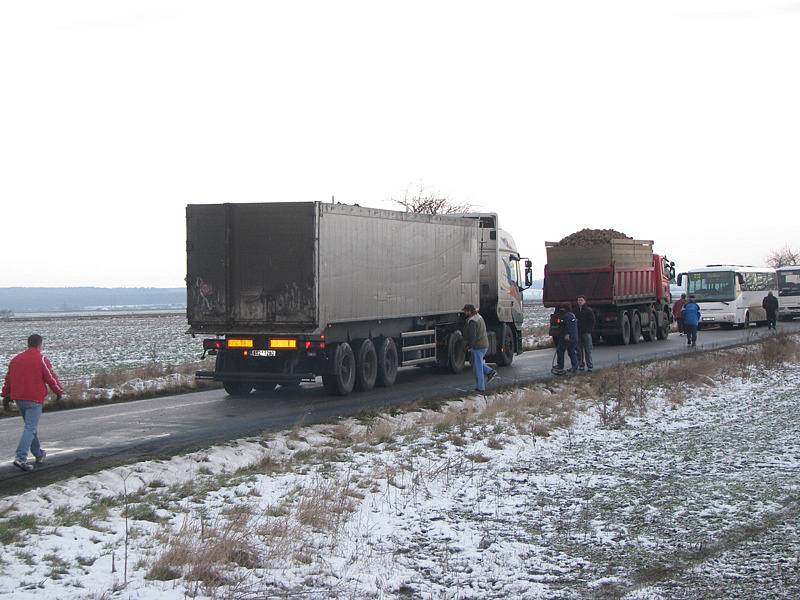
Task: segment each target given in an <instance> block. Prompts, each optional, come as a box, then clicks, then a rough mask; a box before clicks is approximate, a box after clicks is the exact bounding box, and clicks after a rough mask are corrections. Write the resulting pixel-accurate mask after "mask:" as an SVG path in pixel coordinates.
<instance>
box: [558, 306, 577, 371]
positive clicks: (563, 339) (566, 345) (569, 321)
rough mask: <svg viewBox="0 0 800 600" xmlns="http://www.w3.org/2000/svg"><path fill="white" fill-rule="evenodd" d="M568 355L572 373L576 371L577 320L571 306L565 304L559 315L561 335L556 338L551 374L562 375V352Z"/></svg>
mask: <svg viewBox="0 0 800 600" xmlns="http://www.w3.org/2000/svg"><path fill="white" fill-rule="evenodd" d="M565 351H566V352H568V353H569V362H570V364H571V366H572V368H571V369H570V370H571V371H572V372H573V373H576V372H577V371H578V320H577V319H576V318H575V313H573V312H572V306H571V305H569V304H567V305H566V306H564V309H563V312H562V313H561V334H560V335H559V336H558V347H557V348H556V365H557V366H556V367H554V368H553V373H555V374H556V375H563V374H564V373H565V371H564V352H565Z"/></svg>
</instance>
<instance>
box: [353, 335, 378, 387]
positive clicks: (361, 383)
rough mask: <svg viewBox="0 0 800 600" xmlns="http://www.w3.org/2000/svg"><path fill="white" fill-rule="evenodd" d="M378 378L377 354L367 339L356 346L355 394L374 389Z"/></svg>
mask: <svg viewBox="0 0 800 600" xmlns="http://www.w3.org/2000/svg"><path fill="white" fill-rule="evenodd" d="M377 377H378V354H377V353H376V352H375V345H374V344H373V343H372V340H370V339H369V338H367V339H365V340H361V341H359V342H358V343H357V345H356V381H355V384H354V385H353V389H355V390H356V391H357V392H368V391H370V390H371V389H372V388H374V387H375V379H376V378H377Z"/></svg>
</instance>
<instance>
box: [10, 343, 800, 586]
mask: <svg viewBox="0 0 800 600" xmlns="http://www.w3.org/2000/svg"><path fill="white" fill-rule="evenodd" d="M758 352H759V351H758V350H751V349H740V350H735V351H727V352H724V353H719V354H717V355H703V356H704V358H697V359H690V361H691V362H680V361H673V362H670V363H654V364H652V365H650V366H647V367H625V368H622V367H620V369H619V370H611V371H608V372H605V373H596V374H594V375H593V376H590V377H580V378H577V379H574V380H570V381H566V382H559V383H556V384H550V385H548V386H544V385H540V386H533V387H530V388H523V389H519V390H514V391H511V392H505V393H501V394H497V395H494V396H489V397H487V398H483V397H478V396H475V397H471V398H467V399H465V400H461V401H454V402H451V403H449V404H446V405H445V406H444V407H443V408H441V409H440V410H437V411H434V410H431V409H426V408H424V407H419V409H418V410H410V411H408V412H404V413H401V414H395V415H378V416H375V417H370V418H365V419H363V420H357V419H347V420H342V421H340V422H338V423H336V424H331V425H318V426H314V427H302V426H301V425H298V426H296V427H295V428H294V429H293V430H291V431H286V432H283V433H280V434H268V435H265V436H263V437H262V438H258V439H250V440H244V441H240V442H236V443H231V444H228V445H225V446H221V447H217V448H213V449H210V450H207V451H203V452H198V453H195V454H191V455H188V456H183V457H175V458H174V459H172V460H170V461H164V462H158V463H154V462H146V463H140V464H137V465H132V466H129V467H124V468H118V469H115V470H112V471H106V472H104V473H102V474H98V475H94V476H89V477H84V478H81V479H76V480H73V481H70V482H67V483H64V484H61V485H51V486H48V487H46V488H42V489H39V490H36V491H33V492H29V493H26V494H23V495H21V496H18V497H14V498H7V499H3V500H0V515H4V517H5V518H4V519H2V520H0V540H1V541H2V542H3V545H2V550H0V595H1V596H4V597H8V598H15V599H16V598H19V599H33V598H37V599H38V598H42V597H47V598H75V599H83V598H87V599H88V598H92V599H100V598H154V599H155V598H157V599H165V600H166V599H175V600H178V599H183V598H186V597H200V598H205V597H215V598H232V599H251V598H252V599H255V598H264V597H269V598H295V597H297V598H397V599H406V598H423V599H468V598H504V599H505V598H628V599H667V598H670V599H672V598H797V597H800V533H799V531H798V525H799V524H800V519H799V518H798V517H800V419H798V417H797V415H798V409H799V408H800V366H799V365H798V364H797V350H796V346H795V347H794V350H792V352H793V354H792V361H791V362H787V363H784V364H779V361H778V362H776V361H775V358H774V354H773V355H772V359H771V360H772V362H770V363H769V364H770V368H766V367H765V366H764V363H763V362H758V361H757V356H758V355H757V353H758ZM713 356H716V357H717V358H713ZM765 356H766V354H765ZM784 356H785V355H784ZM703 361H705V362H703ZM709 361H716V362H709ZM701 363H702V364H701ZM663 373H668V375H669V377H668V378H670V379H672V380H687V381H688V380H690V381H693V382H696V383H694V384H692V385H688V384H686V385H679V386H676V385H666V386H664V385H656V386H653V385H650V386H646V385H645V384H644V382H646V381H648V379H647V378H648V377H657V376H659V374H663ZM615 390H616V394H617V395H618V397H619V399H621V398H623V396H624V397H625V398H626V399H627V400H626V401H625V402H626V403H625V404H624V405H623V403H622V402H621V401H620V402H617V403H616V404H615V398H617V397H616V396H615ZM623 390H626V391H623ZM615 406H616V407H617V408H618V409H619V410H614V407H615ZM123 482H124V485H125V487H126V488H127V491H128V496H127V503H126V502H125V501H124V499H123V496H122V495H121V494H122V492H123ZM126 510H127V514H128V529H127V532H128V533H127V542H128V549H127V552H128V558H127V563H126V561H125V559H124V556H125V541H126V533H125V532H126V525H125V520H124V514H125V512H126ZM26 527H32V528H33V529H32V530H33V531H34V533H31V532H30V531H26V530H25V529H26ZM126 564H127V572H126V571H125V567H126Z"/></svg>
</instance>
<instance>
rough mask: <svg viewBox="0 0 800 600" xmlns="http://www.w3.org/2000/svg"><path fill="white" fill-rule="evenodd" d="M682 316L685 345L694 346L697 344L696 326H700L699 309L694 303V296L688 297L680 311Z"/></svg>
mask: <svg viewBox="0 0 800 600" xmlns="http://www.w3.org/2000/svg"><path fill="white" fill-rule="evenodd" d="M681 315H682V316H683V329H684V331H685V332H686V345H688V346H695V345H696V343H697V326H698V325H699V324H700V307H699V306H698V304H697V302H695V301H694V296H689V301H688V302H687V303H686V304H684V306H683V309H682V310H681Z"/></svg>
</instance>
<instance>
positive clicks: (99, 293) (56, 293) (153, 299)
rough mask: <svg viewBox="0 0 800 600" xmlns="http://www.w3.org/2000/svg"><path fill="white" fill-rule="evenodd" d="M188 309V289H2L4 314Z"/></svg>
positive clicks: (1, 298) (0, 292)
mask: <svg viewBox="0 0 800 600" xmlns="http://www.w3.org/2000/svg"><path fill="white" fill-rule="evenodd" d="M150 306H152V307H156V308H166V307H183V306H186V288H99V287H69V288H43V287H42V288H34V287H29V288H25V287H16V288H0V312H2V311H11V312H16V313H19V312H51V311H75V310H92V309H95V308H115V307H119V308H123V307H124V308H128V307H130V308H136V307H142V308H144V307H150Z"/></svg>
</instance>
